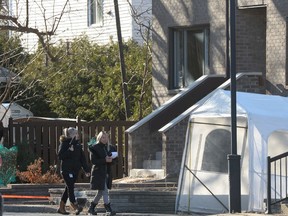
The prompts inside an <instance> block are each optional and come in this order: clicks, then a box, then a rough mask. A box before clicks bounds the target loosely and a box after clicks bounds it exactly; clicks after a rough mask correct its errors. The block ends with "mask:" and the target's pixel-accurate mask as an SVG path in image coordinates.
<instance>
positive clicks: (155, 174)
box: [130, 169, 165, 179]
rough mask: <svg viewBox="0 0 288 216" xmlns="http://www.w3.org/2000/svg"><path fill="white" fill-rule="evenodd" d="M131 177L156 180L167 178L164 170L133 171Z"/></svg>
mask: <svg viewBox="0 0 288 216" xmlns="http://www.w3.org/2000/svg"><path fill="white" fill-rule="evenodd" d="M130 177H133V178H143V177H144V178H145V177H149V178H154V179H163V178H164V177H165V172H164V170H163V169H131V170H130Z"/></svg>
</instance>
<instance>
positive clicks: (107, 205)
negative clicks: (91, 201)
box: [104, 203, 116, 216]
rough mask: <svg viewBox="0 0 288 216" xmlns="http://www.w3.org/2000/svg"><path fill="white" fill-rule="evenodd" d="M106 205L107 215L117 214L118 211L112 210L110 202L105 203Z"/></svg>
mask: <svg viewBox="0 0 288 216" xmlns="http://www.w3.org/2000/svg"><path fill="white" fill-rule="evenodd" d="M104 207H105V209H106V215H107V216H108V215H109V216H110V215H111V216H112V215H116V212H114V211H112V209H111V206H110V203H108V204H104Z"/></svg>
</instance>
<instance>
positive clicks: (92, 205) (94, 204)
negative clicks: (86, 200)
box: [88, 202, 97, 215]
mask: <svg viewBox="0 0 288 216" xmlns="http://www.w3.org/2000/svg"><path fill="white" fill-rule="evenodd" d="M96 206H97V203H93V202H91V203H90V206H89V209H88V215H97V211H95V207H96Z"/></svg>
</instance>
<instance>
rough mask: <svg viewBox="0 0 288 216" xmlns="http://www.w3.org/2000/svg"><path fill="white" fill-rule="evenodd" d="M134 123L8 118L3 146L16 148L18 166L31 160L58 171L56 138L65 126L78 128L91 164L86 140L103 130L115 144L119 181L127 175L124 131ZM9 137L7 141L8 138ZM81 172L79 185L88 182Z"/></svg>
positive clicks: (125, 135) (126, 138) (44, 168)
mask: <svg viewBox="0 0 288 216" xmlns="http://www.w3.org/2000/svg"><path fill="white" fill-rule="evenodd" d="M135 123H136V122H134V121H95V122H86V121H81V120H80V119H75V120H67V119H65V120H63V119H61V120H59V119H51V118H39V117H32V118H27V119H26V118H25V119H19V120H13V119H10V121H9V128H8V131H7V132H6V133H5V134H6V137H5V142H4V143H5V146H8V148H10V147H12V146H14V145H16V146H17V147H18V163H19V164H18V166H19V165H20V166H21V165H27V162H28V161H29V160H30V161H31V159H32V158H33V160H34V159H38V158H42V159H43V161H44V162H43V171H47V170H48V169H49V167H50V166H54V167H55V168H56V169H57V172H59V161H58V158H57V151H58V145H59V137H60V135H61V134H62V131H63V129H64V128H65V127H77V128H78V130H79V131H80V135H81V138H80V139H81V143H83V148H84V152H85V155H86V158H87V160H88V162H89V164H90V159H89V153H88V150H87V147H88V144H87V143H88V142H89V140H90V139H91V138H92V137H93V136H95V134H98V133H99V132H100V131H102V130H105V131H107V132H109V133H110V142H111V144H113V145H116V147H117V150H118V154H119V157H118V163H117V165H116V166H114V170H113V172H114V177H115V178H122V177H124V176H126V175H127V173H128V161H127V158H128V137H127V134H125V130H126V129H128V128H129V127H130V126H132V125H133V124H135ZM7 138H8V139H7ZM90 165H91V164H90ZM88 180H89V179H87V178H86V177H84V173H81V175H80V176H79V179H78V181H79V182H87V181H88Z"/></svg>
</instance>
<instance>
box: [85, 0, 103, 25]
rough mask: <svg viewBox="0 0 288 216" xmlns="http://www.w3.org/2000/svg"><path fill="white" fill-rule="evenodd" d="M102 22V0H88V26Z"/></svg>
mask: <svg viewBox="0 0 288 216" xmlns="http://www.w3.org/2000/svg"><path fill="white" fill-rule="evenodd" d="M102 23H103V0H88V26H91V25H93V24H97V25H102Z"/></svg>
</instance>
